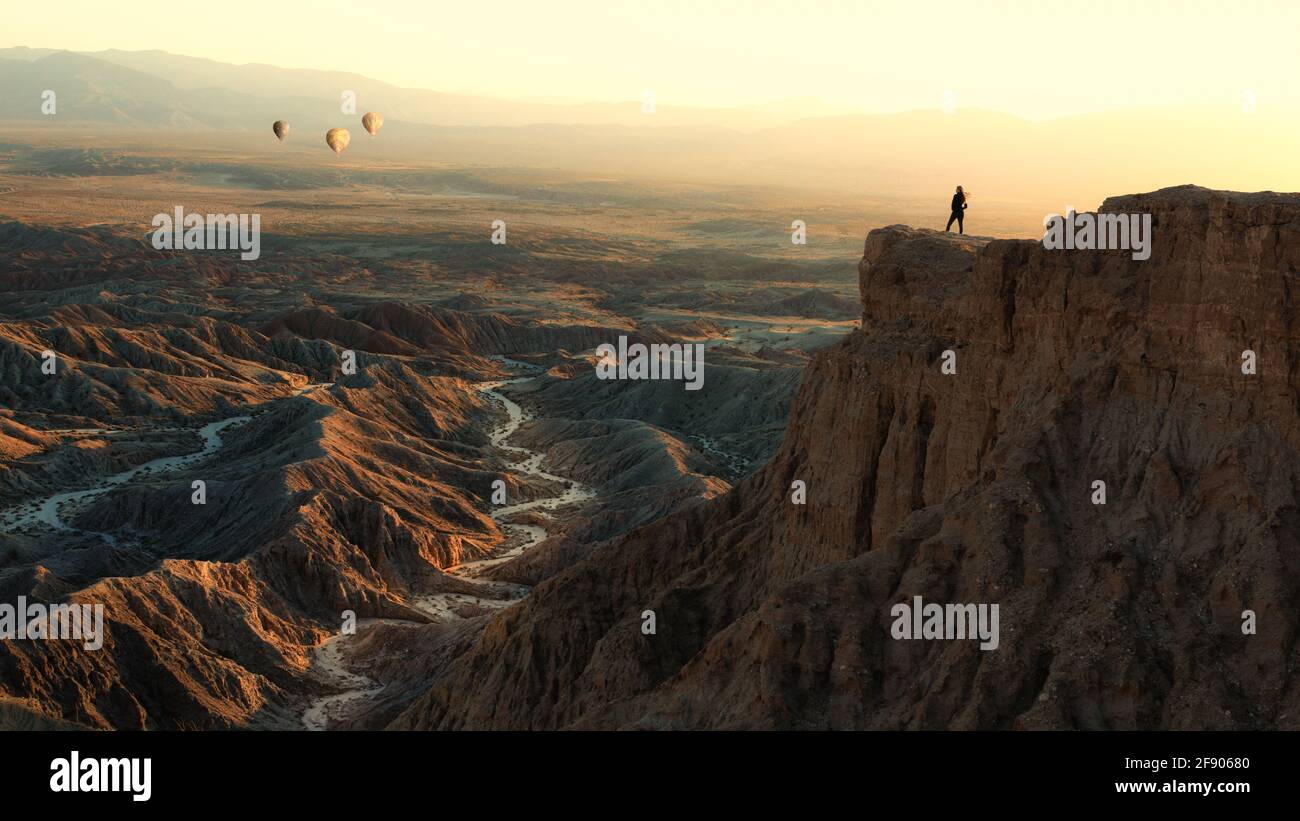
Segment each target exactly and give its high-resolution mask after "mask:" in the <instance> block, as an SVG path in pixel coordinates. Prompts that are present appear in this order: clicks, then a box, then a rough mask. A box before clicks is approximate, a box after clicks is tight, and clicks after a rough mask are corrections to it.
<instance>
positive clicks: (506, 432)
mask: <svg viewBox="0 0 1300 821" xmlns="http://www.w3.org/2000/svg"><path fill="white" fill-rule="evenodd" d="M496 358H497V359H498V360H500V361H502V362H504V363H506V364H508V365H513V366H515V367H517V368H521V369H524V370H528V371H533V372H537V371H540V370H541V369H540V368H538V367H537V366H535V365H529V364H527V363H524V362H516V361H513V360H510V359H505V358H504V357H496ZM531 378H532V376H519V377H515V378H512V379H500V380H496V381H492V382H484V383H482V384H481V385H479V388H478V390H479V392H480V393H482V394H484V395H485V396H488V397H489V398H491V399H494V400H496V401H497V402H499V403H501V405H502V406H503V407H504V408H505V410H506V424H505V425H503V426H502V427H500V428H497V429H496V430H494V431H493V432H492V433H491V435H490V436H489V440H490V441H491V443H492V446H493V447H496V448H500V449H501V450H505V451H509V452H511V453H516V454H519V455H520V456H521V457H522V458H521V459H520V461H518V462H513V463H511V464H510V465H509V466H508V467H509V469H510V470H511V471H513V472H515V473H525V474H529V475H532V476H538V477H540V478H543V479H547V480H549V481H552V482H559V483H562V484H565V485H566V489H565V491H564V492H563V493H561V494H560V495H558V496H552V497H547V498H542V499H534V500H532V501H530V502H521V503H519V504H516V505H508V506H505V507H502V508H499V509H498V510H495V511H493V512H492V514H491V518H492V520H493V521H494V522H496V523H497V526H498V527H499V528H500V529H501V530H503V531H505V532H507V533H511V534H513V535H514V536H515V537H516V538H517V539H518V543H516V544H514V545H513V546H512V547H510V548H509V549H508V550H506V552H504V553H501V554H499V555H495V556H492V557H490V558H487V559H480V560H478V561H473V562H465V563H464V564H458V565H456V566H455V567H451V568H448V569H447V570H446V572H447V573H448V574H450V575H453V576H456V577H458V578H460V579H463V580H465V581H467V582H470V583H471V584H474V585H478V586H479V587H481V588H482V589H483V592H484V594H485V595H484V596H481V597H476V596H471V595H468V594H465V593H435V594H432V595H428V596H421V597H419V598H418V599H415V600H413V601H412V602H411V604H412V605H413V606H414V607H416V608H418V609H419V610H422V611H424V612H425V613H428V614H429V615H430V616H433V617H434V618H435V619H437V620H438V621H453V620H455V619H458V618H460V616H459V615H457V613H456V610H457V608H460V607H464V606H466V605H474V606H477V607H481V608H492V609H502V608H505V607H509V606H510V605H512V604H514V603H515V602H517V601H519V600H520V599H522V598H523V597H524V596H525V595H527V594H528V591H529V588H528V587H526V586H524V585H520V584H511V583H509V582H497V581H492V580H490V579H484V578H481V575H482V573H483V572H484V571H485V570H488V569H490V568H492V567H495V566H497V565H499V564H502V563H503V562H508V561H510V560H511V559H513V558H516V557H518V556H521V555H523V553H524V552H525V551H527V550H529V549H531V548H533V547H536V546H537V545H539V544H541V543H542V542H543V541H545V540H546V537H547V535H548V534H547V531H546V528H544V527H539V526H537V525H524V524H508V523H505V522H503V520H504V519H506V518H509V517H510V516H513V515H515V514H518V513H523V512H525V511H528V510H537V509H544V510H548V511H549V510H555V509H557V508H560V507H564V506H566V505H570V504H575V503H577V502H583V501H586V500H588V499H592V498H594V497H595V496H596V492H595V491H594V490H592V489H591V488H588V487H586V486H584V485H581V484H579V483H578V482H574V481H572V480H570V479H566V478H564V477H563V476H557V475H555V474H553V473H547V472H546V471H544V470H542V468H541V464H542V461H543V460H544V459H545V458H546V455H545V454H543V453H538V452H536V451H533V450H529V449H528V448H522V447H518V446H515V445H507V444H506V443H505V442H506V440H507V439H509V438H510V437H511V436H513V435H514V433H515V431H517V430H519V427H520V426H521V425H522V424H523V423H524V422H527V421H529V420H531V419H532V416H531V415H529V414H526V413H525V412H524V410H523V408H521V407H519V404H518V403H516V402H514V401H512V400H510V399H509V398H508V397H506V396H505V395H504V394H502V393H501V392H500V391H499V390H498V389H499V388H502V387H505V386H506V385H513V384H517V383H519V382H525V381H527V380H529V379H531ZM511 541H514V539H512V540H511ZM507 544H509V542H508V543H507ZM379 622H394V620H391V619H365V620H363V621H360V622H358V623H357V628H358V629H360V628H361V627H364V626H367V625H370V624H375V623H379ZM344 638H348V637H345V636H343V635H335V636H331V637H330V638H328V639H326V640H325V641H324V642H323V643H322V644H321V645H320V647H318V648H316V651H315V653H314V655H313V657H312V670H313V672H319V673H324V674H325V676H326V677H328V678H330V679H332V680H333V682H332V683H334V684H336V685H337V686H340V687H346V688H348V689H346V690H344V691H343V692H340V693H335V694H334V695H329V696H324V697H321V698H318V699H316V700H314V701H313V702H312V703H311V705H310V706H309V707H308V708H307V711H306V712H305V713H304V714H303V717H302V723H303V726H304V727H306V728H307V729H308V730H324V729H325V728H326V726H327V725H328V724H329V721H330V720H331V719H336V718H338V717H340V716H341V715H343V714H344V713H346V712H347V709H348V708H349V707H351V706H352V705H354V704H356V703H357V702H361V701H365V700H366V699H368V698H371V697H373V696H375V695H377V694H378V693H380V692H381V691H382V690H383V689H384V688H383V685H379V684H376V683H375V681H373V680H372V679H370V678H369V677H367V676H364V675H360V674H358V673H353V672H350V671H349V670H348V669H347V668H346V667H345V666H344V665H343V658H342V647H341V645H342V643H343V642H342V641H341V640H342V639H344Z"/></svg>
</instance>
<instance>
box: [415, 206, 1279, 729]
mask: <svg viewBox="0 0 1300 821" xmlns="http://www.w3.org/2000/svg"><path fill="white" fill-rule="evenodd" d="M1101 210H1102V211H1109V212H1123V213H1150V214H1152V215H1153V224H1154V239H1153V253H1152V255H1151V257H1150V259H1148V260H1145V261H1137V260H1134V259H1132V256H1131V255H1130V254H1129V253H1128V252H1127V251H1049V250H1046V249H1045V248H1044V247H1043V246H1042V244H1041V243H1038V242H1035V241H1003V240H993V241H990V240H981V239H976V238H967V237H956V236H953V235H945V234H940V233H936V232H932V231H924V230H914V229H909V228H905V227H902V226H892V227H889V228H885V229H880V230H877V231H873V232H872V233H871V234H870V235H869V236H868V237H867V241H866V246H865V250H864V255H863V259H862V262H861V264H860V267H859V271H860V281H861V293H862V304H863V322H862V328H861V329H860V330H858V331H855V332H853V333H852V334H850V335H849V336H848V337H847V338H846V339H845V340H844V341H843V342H842V343H841V344H840V345H838V346H837V347H835V348H833V349H830V350H827V351H824V352H822V353H821V354H819V355H818V356H817V357H816V359H815V360H814V362H813V363H812V364H811V365H810V366H809V368H808V370H807V372H806V374H805V377H804V380H803V384H802V387H801V389H800V391H799V393H798V395H797V397H796V399H795V400H794V402H793V405H792V408H791V413H790V418H789V422H788V427H787V430H786V434H785V438H784V441H783V443H782V445H781V447H780V449H779V450H778V452H777V453H776V455H775V456H774V457H773V458H772V460H771V461H770V462H769V463H768V464H767V465H766V467H764V468H763V469H761V470H759V471H758V472H756V473H755V474H753V475H752V476H750V477H749V478H748V479H747V480H745V481H744V482H742V483H741V484H739V485H737V486H736V487H735V488H734V489H733V490H732V491H731V492H730V493H727V494H725V495H723V496H721V497H719V498H717V499H715V500H712V501H710V502H706V503H702V504H700V505H697V506H695V507H694V508H692V509H690V510H689V511H687V512H686V513H683V514H679V515H676V516H674V517H671V518H668V519H665V520H661V521H659V522H656V523H654V524H651V525H648V526H646V527H643V528H640V529H638V530H636V531H634V532H633V533H631V534H629V535H628V536H627V537H625V538H623V539H622V540H620V541H617V542H615V543H613V544H611V545H609V546H606V547H603V548H601V549H600V550H598V551H596V552H595V553H593V554H592V555H591V556H589V557H588V558H586V559H585V560H583V561H582V562H581V563H579V564H577V565H575V566H574V567H572V568H570V569H568V570H567V571H565V572H563V573H560V574H559V575H557V576H555V577H553V578H551V579H550V580H548V581H547V582H545V583H544V584H542V585H541V586H539V587H538V588H537V589H536V590H535V592H534V594H533V595H532V596H531V597H529V598H528V599H527V600H526V601H524V602H523V603H521V604H520V605H518V606H516V607H514V608H511V609H509V610H507V611H505V612H504V613H502V614H501V615H499V616H498V617H497V618H495V620H493V621H492V622H491V623H490V624H489V625H488V627H487V629H486V632H485V633H484V636H483V638H482V640H480V641H479V642H478V643H477V645H475V646H474V647H473V649H471V650H470V651H468V652H467V653H465V654H464V655H462V656H460V657H459V658H458V659H456V661H454V662H453V663H451V664H450V665H449V666H448V667H447V668H446V669H445V670H443V671H442V672H441V673H440V674H439V675H438V677H437V678H436V679H435V680H434V681H433V682H432V686H431V688H430V689H429V692H428V693H427V694H425V695H424V696H423V697H422V698H421V699H420V700H418V701H417V702H416V703H415V704H413V705H412V706H411V707H410V708H409V709H408V710H407V711H406V712H405V713H403V714H402V715H401V716H399V717H398V718H397V719H396V720H395V721H394V722H393V724H392V726H393V727H395V728H557V727H588V728H592V727H597V728H610V727H651V728H707V727H730V728H879V729H894V728H907V729H920V728H1089V729H1094V728H1096V729H1100V728H1267V727H1279V728H1292V729H1294V728H1296V727H1298V726H1300V693H1298V692H1297V677H1296V675H1295V673H1294V672H1293V668H1294V666H1295V662H1296V660H1297V653H1296V647H1295V642H1296V635H1297V632H1296V631H1297V626H1298V621H1300V616H1298V615H1297V612H1296V609H1295V607H1294V606H1293V602H1294V601H1295V599H1296V593H1297V582H1298V580H1300V579H1298V575H1297V574H1298V573H1300V544H1298V543H1297V539H1298V536H1300V528H1298V527H1297V526H1298V525H1300V515H1298V514H1297V507H1296V496H1297V486H1298V485H1297V480H1298V478H1300V477H1298V475H1297V474H1300V460H1298V459H1297V450H1298V449H1300V412H1298V407H1297V404H1298V401H1300V399H1298V396H1297V388H1298V387H1300V375H1298V374H1297V368H1300V340H1297V337H1296V334H1295V333H1294V331H1293V325H1294V323H1295V321H1296V318H1297V296H1296V295H1294V294H1293V293H1292V291H1293V289H1294V288H1295V287H1296V285H1297V280H1296V276H1297V272H1298V271H1300V195H1280V194H1272V193H1262V194H1235V193H1225V192H1212V191H1207V190H1205V189H1200V188H1195V187H1190V186H1189V187H1181V188H1174V189H1166V190H1162V191H1158V192H1155V193H1152V194H1145V195H1138V196H1130V197H1121V198H1116V199H1111V200H1108V201H1107V202H1106V203H1105V204H1104V205H1103V207H1102V209H1101ZM1245 351H1250V352H1253V354H1254V357H1255V361H1256V368H1255V373H1253V374H1247V373H1243V367H1242V365H1243V361H1244V360H1243V352H1245ZM945 352H952V356H949V355H945ZM945 362H950V363H951V364H953V365H955V372H954V373H945V372H944V368H943V364H944V363H945ZM795 482H803V483H804V484H805V485H806V490H807V500H806V504H796V503H795V502H794V500H793V499H792V484H793V483H795ZM1097 482H1104V483H1105V490H1106V495H1105V503H1104V504H1100V503H1097V502H1098V499H1099V497H1098V495H1097V487H1098V486H1097V485H1096V484H1095V483H1097ZM918 595H919V596H922V597H923V598H924V600H926V601H931V602H940V603H986V604H997V605H999V607H1000V613H1001V615H1000V624H1001V639H1000V643H999V646H998V648H997V649H996V650H981V649H980V648H979V646H978V643H977V642H973V641H962V640H955V641H938V640H936V641H909V640H896V639H894V638H893V637H891V629H890V628H891V622H892V618H891V615H890V609H891V607H893V606H894V605H895V604H898V603H900V602H910V601H911V600H912V597H914V596H918ZM646 610H653V611H654V613H655V616H656V631H655V632H654V633H653V634H650V635H647V634H645V633H643V631H642V624H643V619H642V613H643V611H646ZM1244 611H1252V612H1253V614H1254V617H1255V624H1254V631H1255V632H1253V633H1248V632H1244V631H1243V624H1244V621H1243V612H1244Z"/></svg>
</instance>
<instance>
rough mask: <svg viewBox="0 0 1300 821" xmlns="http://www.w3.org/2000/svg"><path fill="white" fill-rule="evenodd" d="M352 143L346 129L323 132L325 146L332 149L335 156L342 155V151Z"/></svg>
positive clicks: (332, 129)
mask: <svg viewBox="0 0 1300 821" xmlns="http://www.w3.org/2000/svg"><path fill="white" fill-rule="evenodd" d="M350 142H352V135H351V134H349V133H348V130H347V129H346V128H331V129H330V130H329V131H326V132H325V144H326V145H328V146H329V147H330V148H332V149H334V153H335V154H342V153H343V149H345V148H347V147H348V143H350Z"/></svg>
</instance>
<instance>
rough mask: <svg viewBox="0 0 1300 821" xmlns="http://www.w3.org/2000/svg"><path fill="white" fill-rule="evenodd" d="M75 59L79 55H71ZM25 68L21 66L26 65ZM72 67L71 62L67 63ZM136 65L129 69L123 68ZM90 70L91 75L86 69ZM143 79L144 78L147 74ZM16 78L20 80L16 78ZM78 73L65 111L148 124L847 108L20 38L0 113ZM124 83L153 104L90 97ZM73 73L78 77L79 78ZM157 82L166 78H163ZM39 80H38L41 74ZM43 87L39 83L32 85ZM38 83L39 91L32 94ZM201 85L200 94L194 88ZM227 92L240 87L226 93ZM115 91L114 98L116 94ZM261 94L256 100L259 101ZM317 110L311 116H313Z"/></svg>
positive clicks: (590, 120)
mask: <svg viewBox="0 0 1300 821" xmlns="http://www.w3.org/2000/svg"><path fill="white" fill-rule="evenodd" d="M74 58H79V59H74ZM24 66H25V67H26V69H27V70H26V71H24V70H23V67H24ZM74 66H75V70H70V69H73V67H74ZM128 71H129V72H133V73H131V74H127V73H124V72H128ZM92 75H93V76H92ZM145 78H150V79H151V80H152V81H153V82H152V84H151V83H150V80H146V79H145ZM15 79H17V80H19V81H21V82H20V84H19V85H17V86H14V85H12V84H13V83H14V82H15ZM68 80H72V81H74V83H73V85H72V88H74V89H75V90H76V92H80V93H78V94H77V96H74V97H73V98H71V99H70V100H69V109H68V110H69V111H70V112H71V111H76V112H78V113H84V114H85V115H87V116H85V117H84V118H85V119H88V120H109V121H116V122H136V123H139V124H144V125H159V124H161V125H190V124H193V125H197V126H204V125H206V126H211V127H221V128H227V127H230V128H234V127H239V126H238V125H237V124H234V123H232V122H231V117H230V113H233V111H238V110H240V107H242V109H243V110H250V109H251V110H260V109H262V108H265V107H266V106H265V102H266V101H269V100H279V101H281V102H279V103H278V105H279V107H280V109H281V110H283V109H284V108H285V101H293V102H294V105H293V106H291V108H292V109H293V110H289V111H287V112H284V113H285V116H290V117H294V118H296V119H298V120H300V121H309V120H310V121H312V122H313V123H314V124H320V123H324V122H325V121H326V120H328V119H329V118H330V117H331V116H333V115H337V113H338V111H339V103H340V95H341V94H342V93H343V92H344V91H345V90H346V91H353V92H355V93H356V95H357V106H358V108H359V109H361V110H364V109H382V110H383V111H384V112H385V114H386V117H387V118H388V119H390V120H403V121H407V122H411V123H422V124H429V125H449V126H520V125H532V124H539V123H564V124H583V125H597V124H602V125H603V124H617V125H670V126H671V125H690V126H700V125H718V124H722V123H727V124H729V125H731V126H733V127H738V128H764V127H769V126H774V125H778V124H781V123H785V122H791V121H793V120H795V119H798V118H799V117H802V116H808V115H809V114H815V115H828V114H837V113H843V112H844V110H843V109H839V108H836V107H833V106H829V105H826V104H823V103H818V102H815V101H813V102H809V101H786V102H784V103H774V104H771V105H768V106H759V107H753V108H735V109H709V108H688V107H680V106H671V105H660V106H656V111H655V114H654V115H653V119H652V118H651V117H650V116H649V115H646V114H644V113H643V112H642V111H641V103H640V101H639V100H638V101H629V102H626V103H577V104H560V103H547V102H535V101H528V100H506V99H497V98H492V97H479V96H473V95H466V94H448V93H443V92H438V91H431V90H426V89H412V88H400V87H398V86H395V85H392V84H390V83H385V82H382V81H379V80H374V79H371V78H369V77H365V76H362V75H360V74H354V73H350V72H345V71H327V70H318V69H291V68H280V67H277V66H272V65H267V64H265V63H247V64H244V65H235V64H231V63H222V62H218V61H216V60H209V59H206V58H201V57H186V56H184V55H177V54H171V53H168V52H165V51H158V50H151V51H122V50H120V49H109V50H106V51H98V52H71V51H62V50H58V49H32V48H27V47H16V48H7V49H0V88H4V89H5V90H6V91H14V92H17V96H16V97H15V96H14V95H11V94H5V99H6V100H7V101H8V102H7V103H0V116H3V117H14V118H36V117H39V116H40V110H39V105H38V104H36V103H30V102H25V101H31V100H39V94H40V91H41V90H43V89H45V88H55V87H57V86H60V85H65V83H66V81H68ZM104 80H107V81H110V82H116V83H120V85H117V86H115V87H114V90H115V91H117V92H119V93H123V94H127V95H128V96H127V99H128V100H131V99H136V97H137V95H138V94H143V93H145V92H146V91H147V92H148V93H147V94H146V95H145V96H144V97H143V98H142V100H141V101H142V102H144V101H147V102H148V103H152V104H155V106H156V107H144V106H131V105H127V106H121V105H119V106H115V107H113V108H111V109H109V110H105V109H104V108H102V107H97V106H95V105H94V103H95V102H97V101H99V100H102V98H97V97H96V96H95V94H94V93H93V92H94V91H95V90H96V88H97V86H98V85H99V83H100V82H101V81H104ZM75 81H80V82H82V83H84V85H82V86H79V85H77V83H76V82H75ZM157 81H162V82H164V83H165V84H166V85H165V86H159V85H157ZM42 82H43V83H44V84H43V85H42V84H41V83H42ZM37 86H39V87H37ZM33 89H35V91H36V94H37V96H36V97H32V96H31V92H32V90H33ZM195 91H202V92H203V94H204V98H203V99H202V100H199V101H196V100H195V99H194V97H193V92H195ZM226 95H238V96H236V97H227V96H226ZM114 99H116V98H114ZM213 99H215V100H216V101H217V102H218V103H221V104H223V105H224V104H226V103H230V104H232V105H233V104H236V103H237V104H238V107H234V108H232V109H230V112H229V113H223V112H220V111H216V110H213V108H214V107H213V106H211V105H209V104H208V103H209V102H210V101H211V100H213ZM259 100H260V101H262V102H260V103H259V102H258V101H259ZM313 117H315V118H320V122H319V123H316V122H315V120H313V119H312V118H313Z"/></svg>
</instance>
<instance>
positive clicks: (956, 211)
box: [943, 185, 966, 234]
mask: <svg viewBox="0 0 1300 821" xmlns="http://www.w3.org/2000/svg"><path fill="white" fill-rule="evenodd" d="M965 210H966V192H965V191H962V190H961V186H960V185H959V186H957V193H956V194H953V195H952V216H950V217H948V224H947V225H946V226H944V229H943V230H945V231H951V230H952V221H953V220H957V233H959V234H964V233H966V221H965V217H966V215H965V213H964V212H965Z"/></svg>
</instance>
